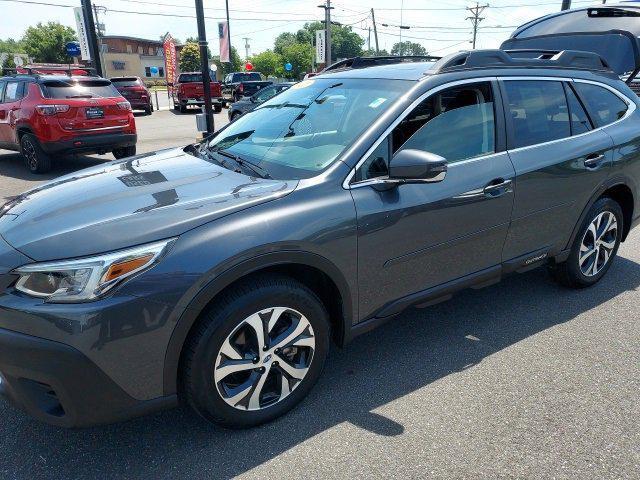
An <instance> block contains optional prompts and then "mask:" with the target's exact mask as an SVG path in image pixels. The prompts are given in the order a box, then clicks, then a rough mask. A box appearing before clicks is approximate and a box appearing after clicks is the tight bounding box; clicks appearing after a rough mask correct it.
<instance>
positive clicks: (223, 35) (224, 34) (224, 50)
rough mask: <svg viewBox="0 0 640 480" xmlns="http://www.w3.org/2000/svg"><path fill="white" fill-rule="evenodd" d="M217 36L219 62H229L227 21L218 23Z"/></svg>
mask: <svg viewBox="0 0 640 480" xmlns="http://www.w3.org/2000/svg"><path fill="white" fill-rule="evenodd" d="M218 38H219V39H220V62H222V63H227V62H230V60H229V59H230V58H231V52H230V50H231V49H230V47H229V24H228V23H227V22H219V23H218Z"/></svg>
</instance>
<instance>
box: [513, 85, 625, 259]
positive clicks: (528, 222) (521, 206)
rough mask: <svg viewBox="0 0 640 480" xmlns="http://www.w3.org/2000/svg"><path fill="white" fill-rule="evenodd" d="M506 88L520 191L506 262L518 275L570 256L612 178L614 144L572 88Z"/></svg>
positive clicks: (536, 86) (552, 86) (515, 205)
mask: <svg viewBox="0 0 640 480" xmlns="http://www.w3.org/2000/svg"><path fill="white" fill-rule="evenodd" d="M500 83H501V89H502V93H503V98H504V101H505V111H506V118H507V142H508V151H509V156H510V157H511V161H512V162H513V165H514V167H515V170H516V191H517V195H516V198H515V204H514V210H513V219H512V221H511V227H510V229H509V234H508V236H507V240H506V242H505V247H504V252H503V260H504V261H505V262H506V263H507V267H509V266H511V267H513V268H514V269H516V268H519V267H522V266H524V265H528V264H530V263H531V262H534V263H535V262H537V261H543V260H544V259H545V258H546V257H547V256H552V255H554V254H556V253H559V252H560V251H562V250H564V249H565V247H566V246H567V243H568V241H569V238H570V236H571V233H572V231H573V228H574V227H575V225H576V223H577V221H578V219H579V217H580V215H581V213H582V211H583V209H584V207H585V205H586V204H587V203H588V201H589V199H590V198H591V196H592V195H593V194H594V193H595V191H596V190H597V188H598V187H599V186H600V185H601V184H602V182H603V181H604V180H605V179H606V178H607V176H608V175H609V172H610V169H611V161H612V158H613V154H612V148H613V141H612V139H611V137H609V135H607V134H606V133H605V132H604V131H602V130H600V129H597V126H596V125H594V124H593V122H592V120H591V118H590V117H589V116H588V115H587V113H586V110H585V107H584V105H583V103H582V101H581V100H580V99H579V97H578V96H577V95H576V92H575V88H574V84H573V82H572V81H563V80H562V79H557V80H556V79H540V78H504V79H502V80H501V82H500Z"/></svg>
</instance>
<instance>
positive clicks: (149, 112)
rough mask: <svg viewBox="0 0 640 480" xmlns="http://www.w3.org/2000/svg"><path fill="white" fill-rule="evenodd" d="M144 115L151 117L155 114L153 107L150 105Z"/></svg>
mask: <svg viewBox="0 0 640 480" xmlns="http://www.w3.org/2000/svg"><path fill="white" fill-rule="evenodd" d="M144 113H146V114H147V115H151V114H152V113H153V105H149V106H148V107H147V108H145V109H144Z"/></svg>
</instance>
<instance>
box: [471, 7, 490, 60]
mask: <svg viewBox="0 0 640 480" xmlns="http://www.w3.org/2000/svg"><path fill="white" fill-rule="evenodd" d="M488 6H489V5H480V4H479V3H478V2H476V6H475V7H467V10H469V11H470V12H471V14H472V15H473V16H471V17H467V18H466V20H471V23H473V42H472V43H473V49H474V50H475V49H476V39H477V37H478V24H479V23H480V22H481V21H482V20H484V17H481V16H480V14H481V13H482V12H483V11H484V9H485V8H487V7H488Z"/></svg>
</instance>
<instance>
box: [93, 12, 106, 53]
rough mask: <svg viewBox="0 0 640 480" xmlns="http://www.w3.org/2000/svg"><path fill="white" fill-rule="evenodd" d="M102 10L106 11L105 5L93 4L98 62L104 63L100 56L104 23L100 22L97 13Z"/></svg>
mask: <svg viewBox="0 0 640 480" xmlns="http://www.w3.org/2000/svg"><path fill="white" fill-rule="evenodd" d="M101 10H102V12H103V13H107V9H106V7H99V6H98V5H95V4H94V5H93V14H94V16H95V19H96V35H97V43H98V52H99V54H100V63H101V64H104V62H103V61H102V60H103V57H102V36H103V35H104V31H103V27H104V25H103V24H101V23H100V17H99V16H98V13H99V12H100V11H101Z"/></svg>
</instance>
